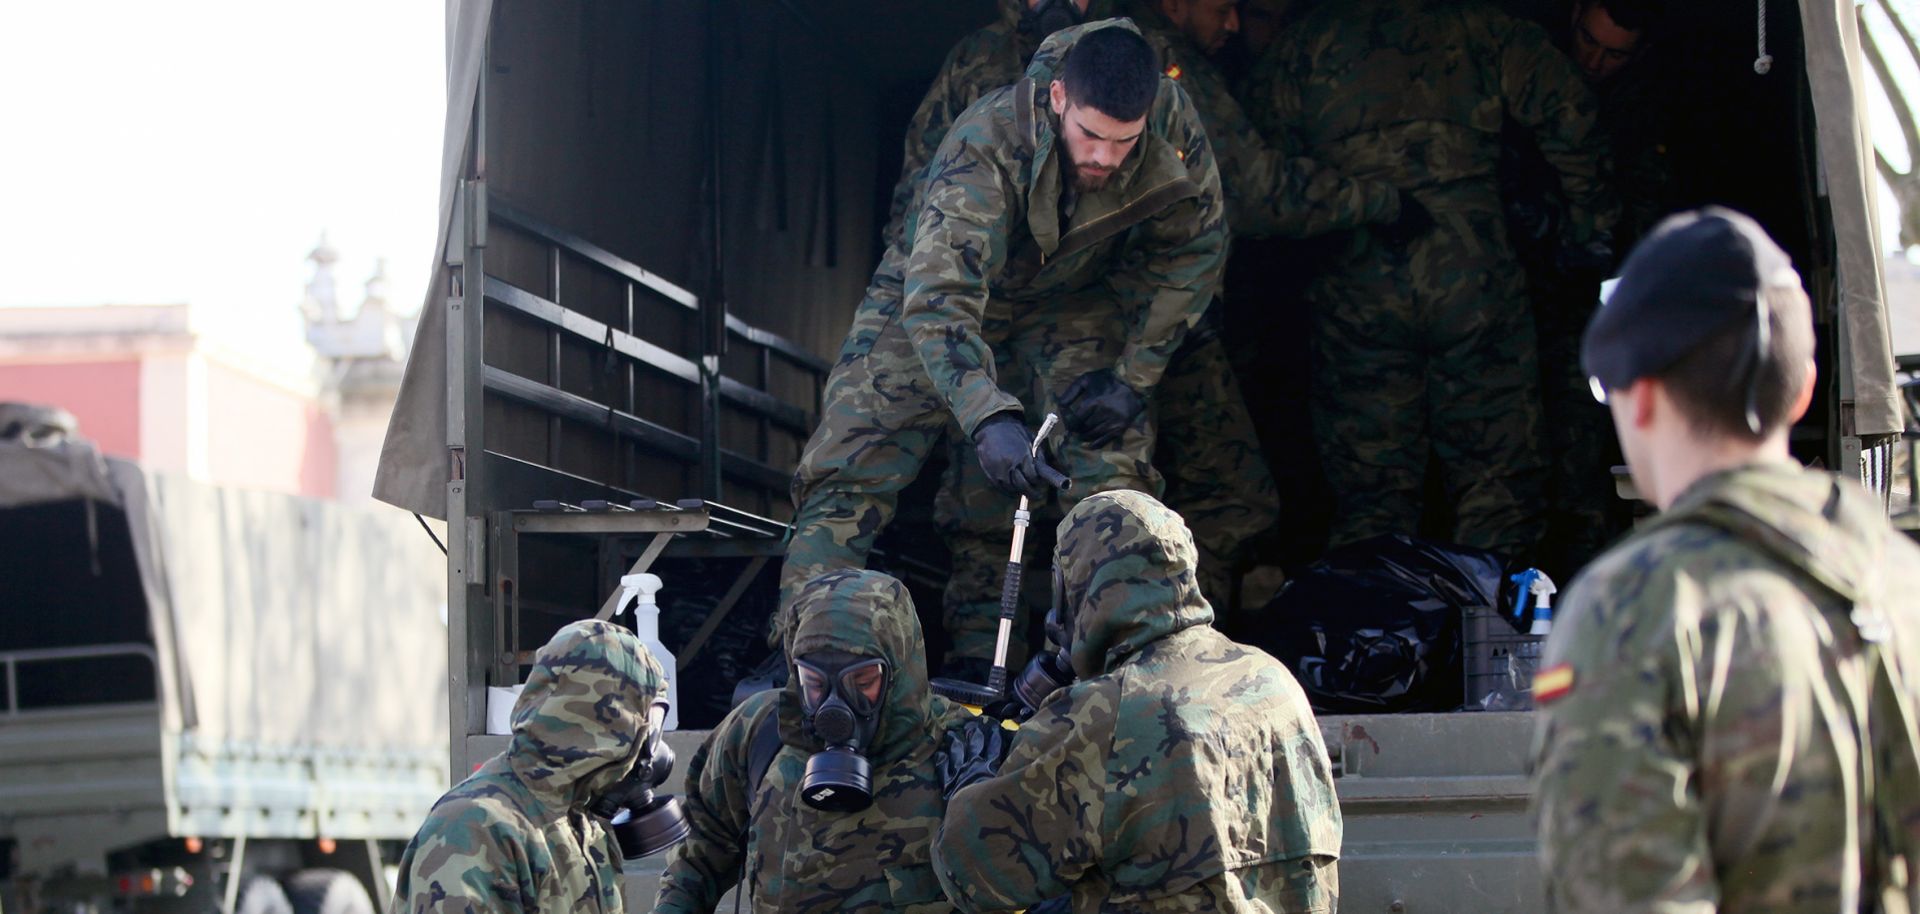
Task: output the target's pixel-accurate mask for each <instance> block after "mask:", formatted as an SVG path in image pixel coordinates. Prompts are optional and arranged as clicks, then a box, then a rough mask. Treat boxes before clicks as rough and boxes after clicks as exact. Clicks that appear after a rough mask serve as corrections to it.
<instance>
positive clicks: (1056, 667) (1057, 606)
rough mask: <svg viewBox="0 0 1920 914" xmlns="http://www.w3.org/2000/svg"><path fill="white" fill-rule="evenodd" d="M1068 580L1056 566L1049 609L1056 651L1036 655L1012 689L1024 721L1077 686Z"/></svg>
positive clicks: (1049, 635)
mask: <svg viewBox="0 0 1920 914" xmlns="http://www.w3.org/2000/svg"><path fill="white" fill-rule="evenodd" d="M1066 605H1067V579H1066V577H1065V576H1064V575H1062V574H1061V573H1060V566H1059V565H1055V566H1053V603H1052V605H1051V606H1049V607H1048V608H1047V621H1046V627H1047V640H1048V641H1051V642H1053V650H1049V651H1043V652H1041V653H1039V654H1035V655H1034V657H1033V659H1032V660H1029V661H1027V665H1026V668H1025V669H1022V670H1021V671H1020V675H1018V676H1016V677H1014V679H1013V686H1012V687H1011V688H1010V689H1009V691H1011V692H1012V693H1013V699H1014V700H1015V701H1016V702H1019V704H1020V719H1021V720H1023V721H1024V720H1026V719H1027V718H1029V717H1032V716H1033V712H1035V711H1037V710H1039V709H1040V703H1041V702H1043V701H1046V700H1047V696H1048V695H1051V694H1053V690H1055V689H1060V688H1065V687H1067V686H1070V685H1072V684H1073V663H1072V661H1071V660H1069V659H1068V657H1067V642H1068V639H1069V637H1070V632H1071V629H1072V627H1073V621H1072V616H1071V615H1070V614H1068V613H1067V611H1066Z"/></svg>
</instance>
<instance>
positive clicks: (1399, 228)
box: [1378, 191, 1433, 248]
mask: <svg viewBox="0 0 1920 914" xmlns="http://www.w3.org/2000/svg"><path fill="white" fill-rule="evenodd" d="M1378 231H1379V233H1380V239H1381V240H1382V241H1385V242H1386V243H1387V245H1388V246H1389V247H1395V248H1404V247H1406V246H1407V245H1410V244H1412V243H1414V242H1415V241H1418V240H1420V238H1421V236H1423V235H1425V234H1426V233H1428V232H1430V231H1433V213H1432V212H1431V211H1430V210H1428V209H1427V205H1426V204H1425V203H1421V202H1420V198H1419V197H1416V196H1414V195H1413V194H1411V193H1408V192H1406V191H1401V192H1400V218H1398V219H1395V220H1393V221H1392V222H1389V223H1387V224H1385V225H1382V226H1380V227H1379V229H1378Z"/></svg>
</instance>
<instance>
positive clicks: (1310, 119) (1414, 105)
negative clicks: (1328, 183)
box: [1248, 0, 1617, 244]
mask: <svg viewBox="0 0 1920 914" xmlns="http://www.w3.org/2000/svg"><path fill="white" fill-rule="evenodd" d="M1252 91H1253V92H1254V97H1253V98H1250V99H1249V102H1248V104H1249V107H1250V109H1251V110H1252V111H1253V112H1254V117H1255V119H1256V121H1257V122H1258V123H1259V124H1260V125H1261V127H1262V129H1263V130H1265V131H1266V132H1267V135H1268V138H1269V139H1270V140H1272V141H1273V142H1275V143H1277V144H1279V145H1281V146H1282V147H1283V148H1287V149H1297V150H1300V151H1301V152H1302V153H1304V154H1306V155H1310V156H1312V157H1313V158H1315V159H1316V160H1318V161H1320V162H1323V163H1325V164H1327V165H1328V166H1331V167H1333V168H1338V169H1340V170H1341V171H1342V172H1344V173H1345V174H1348V175H1351V176H1354V177H1357V178H1370V179H1375V180H1382V181H1389V182H1392V183H1393V184H1395V185H1396V186H1397V187H1399V188H1400V189H1401V190H1402V191H1416V192H1419V193H1420V194H1421V196H1422V199H1423V201H1425V202H1427V203H1428V205H1429V206H1430V207H1431V208H1433V209H1434V210H1435V211H1436V213H1438V212H1440V211H1441V210H1443V209H1461V210H1472V209H1477V210H1482V211H1485V212H1495V213H1497V212H1499V211H1500V198H1499V187H1498V183H1497V180H1496V171H1497V169H1498V166H1499V163H1500V151H1501V145H1502V142H1501V131H1502V127H1503V126H1504V125H1505V123H1506V122H1507V121H1508V120H1512V121H1513V122H1515V123H1516V124H1518V125H1519V126H1520V127H1522V128H1524V129H1525V130H1526V131H1528V132H1529V133H1530V134H1531V135H1532V138H1533V140H1534V142H1535V144H1536V145H1537V146H1538V148H1539V150H1540V152H1541V154H1542V155H1543V156H1545V158H1546V159H1547V161H1548V162H1549V163H1551V164H1552V165H1553V167H1554V168H1555V170H1557V171H1558V172H1559V175H1560V183H1561V186H1562V189H1563V191H1564V193H1565V196H1566V199H1567V201H1568V207H1569V214H1568V225H1567V231H1566V238H1567V240H1568V242H1569V243H1572V244H1583V243H1585V242H1587V241H1590V240H1596V239H1601V240H1604V237H1605V235H1606V233H1607V232H1608V231H1610V230H1611V228H1612V226H1613V221H1614V219H1615V217H1616V210H1617V205H1616V204H1615V203H1614V202H1613V199H1612V196H1611V194H1610V193H1609V192H1608V190H1607V188H1606V185H1605V183H1604V181H1603V179H1602V176H1603V174H1604V172H1605V168H1606V142H1605V139H1604V138H1603V137H1602V136H1601V134H1600V133H1599V132H1598V131H1597V130H1596V129H1595V126H1594V119H1595V110H1596V109H1595V102H1594V98H1593V93H1592V92H1591V91H1590V90H1589V89H1588V88H1587V85H1586V82H1585V80H1584V79H1583V78H1582V77H1581V76H1580V74H1579V72H1578V71H1577V70H1576V69H1575V68H1574V65H1573V63H1572V61H1569V60H1568V59H1567V58H1566V55H1564V54H1562V53H1561V52H1560V51H1559V49H1557V48H1555V47H1554V46H1553V43H1552V41H1551V40H1550V39H1549V38H1548V36H1547V34H1546V32H1545V30H1543V29H1541V28H1540V27H1539V26H1537V25H1534V24H1533V23H1531V22H1526V21H1523V20H1520V19H1515V18H1513V17H1511V16H1508V15H1506V14H1505V13H1502V12H1500V11H1498V10H1496V9H1494V8H1492V7H1490V6H1487V5H1485V4H1481V3H1459V2H1453V0H1415V2H1413V3H1409V2H1406V0H1353V2H1345V3H1325V4H1321V5H1319V6H1318V7H1316V8H1314V9H1313V10H1312V11H1310V12H1308V13H1307V14H1306V17H1305V18H1304V19H1303V20H1302V21H1301V22H1300V24H1299V25H1297V26H1295V27H1294V28H1293V29H1292V30H1291V31H1289V32H1288V35H1287V37H1286V38H1285V39H1283V41H1282V43H1281V44H1280V45H1277V46H1276V48H1275V50H1274V52H1273V53H1271V54H1269V55H1268V57H1267V58H1266V59H1265V60H1264V61H1263V69H1262V72H1261V75H1260V77H1259V78H1257V79H1256V80H1255V88H1254V89H1253V90H1252Z"/></svg>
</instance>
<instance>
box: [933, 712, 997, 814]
mask: <svg viewBox="0 0 1920 914" xmlns="http://www.w3.org/2000/svg"><path fill="white" fill-rule="evenodd" d="M1007 736H1008V731H1007V730H1004V729H1002V728H1001V727H1000V719H999V718H997V717H988V716H986V715H984V714H976V715H974V716H973V717H969V718H967V719H966V720H963V721H961V722H960V725H959V726H957V727H953V728H951V729H949V730H947V733H946V737H945V739H943V740H942V741H941V744H940V751H939V752H936V753H934V756H933V768H934V771H935V772H937V773H938V774H939V775H940V799H941V800H942V801H946V800H951V799H953V795H954V794H955V793H956V792H958V791H959V790H960V788H962V787H965V786H967V785H968V784H973V783H977V782H979V781H984V780H986V779H987V778H990V777H993V776H994V775H995V774H996V773H998V772H999V771H1000V763H1001V762H1003V761H1006V758H1007V748H1008V745H1009V743H1008V740H1007Z"/></svg>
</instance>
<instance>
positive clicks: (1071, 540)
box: [934, 491, 1341, 912]
mask: <svg viewBox="0 0 1920 914" xmlns="http://www.w3.org/2000/svg"><path fill="white" fill-rule="evenodd" d="M1054 565H1055V567H1056V568H1057V569H1058V574H1059V585H1058V604H1059V605H1058V609H1057V611H1056V614H1055V621H1056V622H1057V630H1058V632H1059V633H1060V635H1059V636H1060V637H1062V638H1063V639H1064V641H1065V644H1064V647H1065V649H1066V654H1067V658H1068V660H1069V662H1070V663H1071V665H1072V669H1073V673H1074V674H1075V675H1076V676H1078V677H1079V679H1078V681H1077V682H1074V683H1072V684H1070V685H1067V686H1065V687H1064V688H1060V689H1057V690H1055V691H1054V692H1053V693H1052V694H1051V695H1050V696H1049V697H1047V698H1046V699H1045V700H1044V701H1043V702H1042V703H1041V706H1040V708H1039V710H1038V711H1037V712H1036V713H1035V714H1034V715H1033V716H1032V717H1031V718H1030V719H1029V720H1028V721H1027V722H1026V723H1024V724H1022V725H1021V727H1020V732H1019V734H1018V735H1016V736H1015V737H1014V739H1013V746H1012V749H1011V751H1010V752H1009V753H1008V755H1007V758H1006V761H1005V762H1004V763H1003V764H1002V765H1000V767H999V770H998V773H997V774H994V775H992V776H990V777H985V778H982V779H979V780H977V781H976V782H974V783H971V784H968V785H966V786H962V787H960V788H959V789H958V791H957V792H955V793H954V794H953V798H952V800H951V801H950V802H949V803H948V804H947V811H946V817H945V818H944V820H943V821H942V822H941V825H940V836H939V840H938V841H937V842H936V843H935V845H934V866H935V871H936V872H937V873H938V874H939V877H940V883H941V885H942V886H943V887H945V889H946V892H947V897H948V898H949V899H950V900H951V901H952V902H953V903H954V905H955V907H957V908H959V909H960V910H962V911H1014V910H1020V909H1028V908H1035V907H1036V906H1041V905H1045V907H1044V908H1042V910H1049V911H1054V910H1073V911H1081V912H1093V911H1105V910H1124V911H1131V912H1162V911H1164V912H1174V911H1205V910H1213V911H1225V912H1253V911H1275V912H1287V911H1316V912H1322V911H1332V910H1334V907H1335V904H1336V902H1337V900H1338V895H1339V880H1338V877H1337V875H1336V870H1335V859H1336V857H1337V856H1338V855H1339V852H1340V828H1341V826H1340V808H1339V806H1338V804H1337V802H1336V800H1335V798H1334V793H1333V773H1332V766H1331V765H1330V764H1329V761H1328V758H1327V750H1326V746H1325V745H1324V743H1323V742H1322V740H1321V736H1320V728H1319V725H1318V724H1317V723H1316V722H1315V721H1314V718H1313V711H1312V709H1310V708H1309V707H1308V705H1307V698H1306V694H1305V693H1304V692H1302V691H1301V689H1300V686H1299V684H1298V683H1297V682H1295V681H1294V678H1293V676H1292V674H1290V673H1288V672H1287V669H1286V668H1285V667H1283V666H1281V665H1280V664H1279V663H1278V662H1276V661H1275V660H1273V659H1272V658H1270V657H1268V656H1267V655H1266V654H1263V653H1261V652H1260V651H1258V650H1255V649H1253V648H1248V647H1243V646H1241V645H1239V644H1235V643H1234V642H1232V641H1229V640H1227V638H1226V637H1225V636H1224V635H1221V634H1220V633H1218V632H1216V631H1214V630H1213V626H1212V621H1213V608H1212V607H1211V606H1209V605H1208V604H1207V601H1206V600H1205V599H1204V598H1203V597H1201V595H1200V588H1199V584H1198V582H1197V578H1196V576H1195V575H1196V568H1195V561H1194V545H1193V538H1192V535H1191V534H1190V533H1188V532H1187V528H1186V524H1185V523H1183V522H1182V521H1181V519H1180V516H1179V515H1178V514H1175V513H1174V512H1172V511H1171V510H1168V508H1167V507H1166V506H1165V505H1162V504H1161V503H1160V502H1158V501H1156V500H1155V499H1154V498H1153V497H1152V496H1150V495H1146V494H1145V493H1141V492H1131V491H1123V492H1102V493H1099V494H1096V495H1092V496H1089V497H1088V498H1087V499H1086V500H1084V501H1082V502H1080V504H1078V505H1076V506H1075V507H1074V508H1073V510H1072V511H1070V512H1068V514H1067V517H1066V520H1064V521H1062V522H1061V523H1060V527H1059V545H1058V546H1057V547H1056V549H1055V552H1054Z"/></svg>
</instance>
